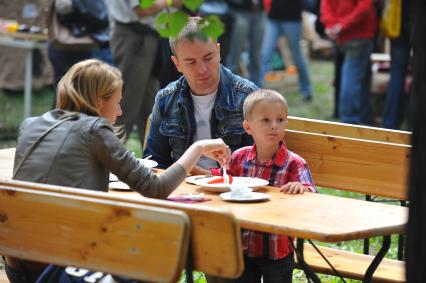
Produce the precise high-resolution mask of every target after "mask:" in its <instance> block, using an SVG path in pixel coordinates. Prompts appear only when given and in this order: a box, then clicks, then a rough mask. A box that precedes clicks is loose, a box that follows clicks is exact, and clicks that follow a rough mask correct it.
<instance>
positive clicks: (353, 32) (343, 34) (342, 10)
mask: <svg viewBox="0 0 426 283" xmlns="http://www.w3.org/2000/svg"><path fill="white" fill-rule="evenodd" d="M321 22H322V23H323V24H324V26H325V33H326V34H327V36H328V37H329V38H330V39H332V40H335V41H336V44H337V47H338V48H339V50H340V51H341V52H342V53H343V55H344V59H343V65H342V73H341V83H340V92H339V96H340V98H339V117H340V119H341V121H342V122H344V123H350V124H371V117H370V115H371V113H370V82H371V71H370V54H371V53H372V51H373V45H374V43H373V39H374V36H375V33H376V30H377V14H376V10H375V7H374V4H373V0H354V1H347V0H321Z"/></svg>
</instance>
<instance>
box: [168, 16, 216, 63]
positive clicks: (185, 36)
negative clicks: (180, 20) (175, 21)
mask: <svg viewBox="0 0 426 283" xmlns="http://www.w3.org/2000/svg"><path fill="white" fill-rule="evenodd" d="M202 20H203V19H202V18H200V17H189V18H188V22H187V23H186V25H185V26H184V27H183V29H182V30H181V31H180V33H179V35H178V36H177V37H176V38H172V37H170V38H169V45H170V49H171V50H172V53H173V55H176V46H177V44H178V43H179V42H181V41H184V40H191V41H193V40H195V39H200V40H202V41H208V39H209V38H210V39H211V40H213V42H215V43H216V42H217V40H216V39H215V38H211V37H208V36H207V35H206V34H205V33H203V32H202V28H203V27H202ZM200 25H201V26H200Z"/></svg>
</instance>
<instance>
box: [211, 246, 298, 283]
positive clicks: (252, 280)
mask: <svg viewBox="0 0 426 283" xmlns="http://www.w3.org/2000/svg"><path fill="white" fill-rule="evenodd" d="M293 269H294V256H293V253H291V254H289V255H288V256H287V257H285V258H283V259H278V260H272V259H269V258H265V257H248V256H244V272H243V274H241V276H240V277H239V278H237V279H224V278H218V277H212V276H206V277H207V283H260V282H262V277H263V283H291V282H292V277H293Z"/></svg>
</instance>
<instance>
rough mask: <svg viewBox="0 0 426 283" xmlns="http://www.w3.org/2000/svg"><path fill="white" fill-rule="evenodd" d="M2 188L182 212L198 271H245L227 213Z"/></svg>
mask: <svg viewBox="0 0 426 283" xmlns="http://www.w3.org/2000/svg"><path fill="white" fill-rule="evenodd" d="M0 186H6V187H9V188H25V189H31V190H35V191H40V192H49V193H53V192H54V193H61V194H66V195H70V196H78V197H89V198H93V199H98V200H105V201H111V202H126V203H128V204H135V205H145V206H155V207H160V208H167V209H173V210H180V211H183V212H184V213H185V214H187V215H188V217H189V218H190V220H191V228H190V239H191V240H190V242H191V243H190V250H191V251H192V254H191V256H192V260H191V261H192V262H193V268H194V269H195V270H198V271H202V272H204V273H206V274H208V275H212V276H219V277H224V278H236V277H238V276H239V275H240V274H241V273H242V271H243V269H244V264H243V253H242V246H241V238H240V226H239V224H238V223H237V221H236V219H235V217H234V215H233V214H231V213H230V212H229V211H227V210H223V209H219V208H212V207H207V206H202V205H197V206H194V205H189V204H184V203H177V202H172V201H164V200H156V199H151V198H140V197H138V198H137V199H134V198H132V197H131V196H129V197H125V196H122V195H119V196H118V195H114V194H112V193H104V192H97V191H90V190H81V189H75V188H66V187H60V186H52V185H45V184H36V183H31V182H22V181H15V180H9V181H0ZM0 254H1V251H0Z"/></svg>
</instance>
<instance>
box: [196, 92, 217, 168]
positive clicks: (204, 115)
mask: <svg viewBox="0 0 426 283" xmlns="http://www.w3.org/2000/svg"><path fill="white" fill-rule="evenodd" d="M216 96H217V91H215V92H213V93H211V94H208V95H202V96H200V95H195V94H193V93H192V92H191V97H192V101H193V103H194V116H195V125H196V129H195V135H194V142H196V141H199V140H204V139H211V138H212V135H211V128H210V117H211V113H212V109H213V106H214V102H215V100H216ZM197 165H198V166H200V167H202V168H204V169H210V168H214V167H217V166H218V165H217V162H216V161H215V160H212V159H210V158H207V157H204V156H202V157H201V158H200V161H198V163H197Z"/></svg>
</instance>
